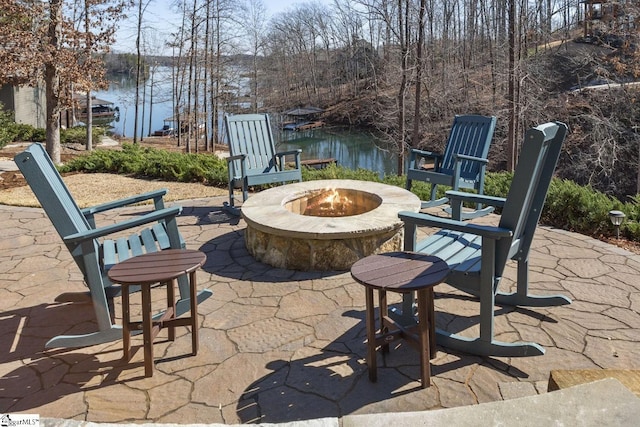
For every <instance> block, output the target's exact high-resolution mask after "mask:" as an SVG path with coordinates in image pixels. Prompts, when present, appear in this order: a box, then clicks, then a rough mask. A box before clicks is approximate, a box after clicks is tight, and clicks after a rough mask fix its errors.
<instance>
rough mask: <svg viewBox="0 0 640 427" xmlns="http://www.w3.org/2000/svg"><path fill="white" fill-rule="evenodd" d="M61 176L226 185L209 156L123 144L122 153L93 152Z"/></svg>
mask: <svg viewBox="0 0 640 427" xmlns="http://www.w3.org/2000/svg"><path fill="white" fill-rule="evenodd" d="M60 171H61V172H70V171H86V172H106V173H117V174H124V175H133V176H139V177H146V178H159V179H163V180H166V181H178V182H206V183H209V184H210V185H214V186H222V185H225V186H226V185H227V182H228V178H227V164H226V161H225V160H223V159H219V158H218V157H216V156H213V155H211V154H182V153H175V152H169V151H166V150H158V149H155V148H144V147H140V146H139V145H134V144H123V146H122V150H94V151H92V152H91V153H90V154H87V155H84V156H79V157H77V158H75V159H73V160H71V161H69V162H68V163H67V164H65V165H64V166H61V167H60Z"/></svg>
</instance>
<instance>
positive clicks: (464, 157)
mask: <svg viewBox="0 0 640 427" xmlns="http://www.w3.org/2000/svg"><path fill="white" fill-rule="evenodd" d="M453 159H454V161H458V159H460V160H468V161H470V162H478V163H482V164H485V165H486V164H488V163H489V160H488V159H483V158H482V157H474V156H468V155H466V154H454V155H453Z"/></svg>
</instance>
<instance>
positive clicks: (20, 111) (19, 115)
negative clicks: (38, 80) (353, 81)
mask: <svg viewBox="0 0 640 427" xmlns="http://www.w3.org/2000/svg"><path fill="white" fill-rule="evenodd" d="M0 102H2V105H3V107H4V109H5V111H12V112H13V113H14V120H15V121H16V123H24V124H28V125H31V126H33V127H35V128H42V129H44V128H45V127H46V123H47V122H46V110H47V109H46V105H47V104H46V95H45V86H44V84H42V85H36V86H34V87H32V86H14V85H11V84H6V85H3V86H0Z"/></svg>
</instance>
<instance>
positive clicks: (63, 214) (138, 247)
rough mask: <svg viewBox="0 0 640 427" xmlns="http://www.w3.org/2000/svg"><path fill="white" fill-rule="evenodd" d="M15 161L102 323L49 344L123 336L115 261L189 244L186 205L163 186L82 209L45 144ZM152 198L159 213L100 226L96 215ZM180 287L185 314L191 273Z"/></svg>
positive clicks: (203, 295)
mask: <svg viewBox="0 0 640 427" xmlns="http://www.w3.org/2000/svg"><path fill="white" fill-rule="evenodd" d="M15 162H16V164H17V166H18V168H19V169H20V171H21V172H22V174H23V176H24V177H25V179H26V181H27V183H28V184H29V186H30V187H31V190H32V191H33V193H34V194H35V196H36V198H37V199H38V201H39V202H40V205H41V206H42V208H43V210H44V211H45V213H46V214H47V216H48V217H49V220H50V221H51V223H52V224H53V226H54V228H55V229H56V231H57V232H58V234H59V235H60V237H61V238H62V241H63V242H64V244H65V245H66V247H67V249H68V250H69V252H70V253H71V255H72V257H73V259H74V261H75V262H76V264H77V265H78V268H79V269H80V271H81V272H82V274H83V276H84V279H85V282H86V284H87V286H88V287H89V297H90V299H91V302H92V304H93V307H94V310H95V313H96V319H97V322H98V332H95V333H90V334H85V335H60V336H57V337H54V338H52V339H51V340H49V341H48V342H47V344H46V346H47V347H83V346H88V345H94V344H99V343H105V342H110V341H114V340H119V339H121V338H122V328H121V326H120V325H115V324H113V321H112V319H113V315H114V313H113V301H112V299H113V297H115V296H116V295H118V293H119V291H120V287H119V286H114V285H113V284H112V283H111V282H110V281H109V279H108V277H107V272H108V270H109V268H111V266H113V265H114V264H116V263H118V262H122V261H124V260H125V259H128V258H130V257H132V256H136V255H141V254H143V253H147V252H155V251H159V250H163V249H168V248H183V247H184V242H183V240H182V237H181V235H180V233H179V231H178V226H177V222H176V216H177V215H179V214H180V212H181V210H182V208H181V207H172V208H165V206H164V202H163V196H164V195H165V194H166V190H158V191H153V192H149V193H145V194H140V195H137V196H133V197H129V198H127V199H123V200H117V201H113V202H108V203H105V204H102V205H99V206H94V207H91V208H86V209H80V208H79V207H78V204H77V203H76V201H75V200H74V198H73V197H72V195H71V193H70V192H69V189H68V188H67V186H66V185H65V183H64V181H63V180H62V177H61V176H60V174H59V173H58V171H57V169H56V168H55V166H54V165H53V162H52V161H51V158H50V157H49V155H48V154H47V153H46V151H45V150H44V148H43V147H42V145H40V144H32V145H31V146H29V147H28V148H27V149H26V150H24V151H23V152H22V153H19V154H18V155H16V156H15ZM146 200H153V203H154V210H153V212H150V213H147V214H144V215H140V216H138V217H136V218H133V219H129V220H126V221H122V222H119V223H116V224H110V225H106V226H103V227H97V226H96V220H95V215H96V214H99V213H101V212H106V211H108V210H111V209H115V208H118V207H123V206H127V205H132V204H136V203H140V202H143V201H146ZM127 230H129V231H127ZM129 233H132V234H129ZM112 236H115V237H112ZM179 287H180V293H181V295H182V296H183V298H181V300H180V302H179V308H178V311H179V312H180V313H184V312H186V311H187V310H188V308H189V299H188V297H189V285H188V283H187V281H186V277H183V278H181V280H180V281H179ZM210 295H211V292H210V291H208V290H205V291H203V292H201V295H199V296H198V300H199V301H202V300H204V299H206V298H207V297H208V296H210ZM67 297H69V294H63V295H62V296H61V297H59V298H58V299H57V300H58V301H63V300H65V298H67ZM73 299H75V298H72V300H73Z"/></svg>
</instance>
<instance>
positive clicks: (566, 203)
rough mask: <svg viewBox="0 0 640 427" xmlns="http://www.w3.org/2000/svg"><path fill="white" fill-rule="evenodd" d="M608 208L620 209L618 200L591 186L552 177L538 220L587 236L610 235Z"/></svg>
mask: <svg viewBox="0 0 640 427" xmlns="http://www.w3.org/2000/svg"><path fill="white" fill-rule="evenodd" d="M612 209H618V210H622V203H620V202H619V201H617V200H616V199H614V198H612V197H609V196H607V195H606V194H604V193H601V192H599V191H594V190H593V189H592V188H591V187H585V186H580V185H578V184H576V183H575V182H573V181H569V180H560V179H555V180H553V181H552V182H551V185H550V187H549V192H548V194H547V201H546V203H545V209H544V210H543V213H542V218H541V221H542V222H543V223H545V224H550V225H553V226H555V227H558V228H564V229H568V230H572V231H576V232H578V233H582V234H587V235H591V236H599V235H610V234H611V232H612V229H611V223H610V222H609V211H610V210H612Z"/></svg>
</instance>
